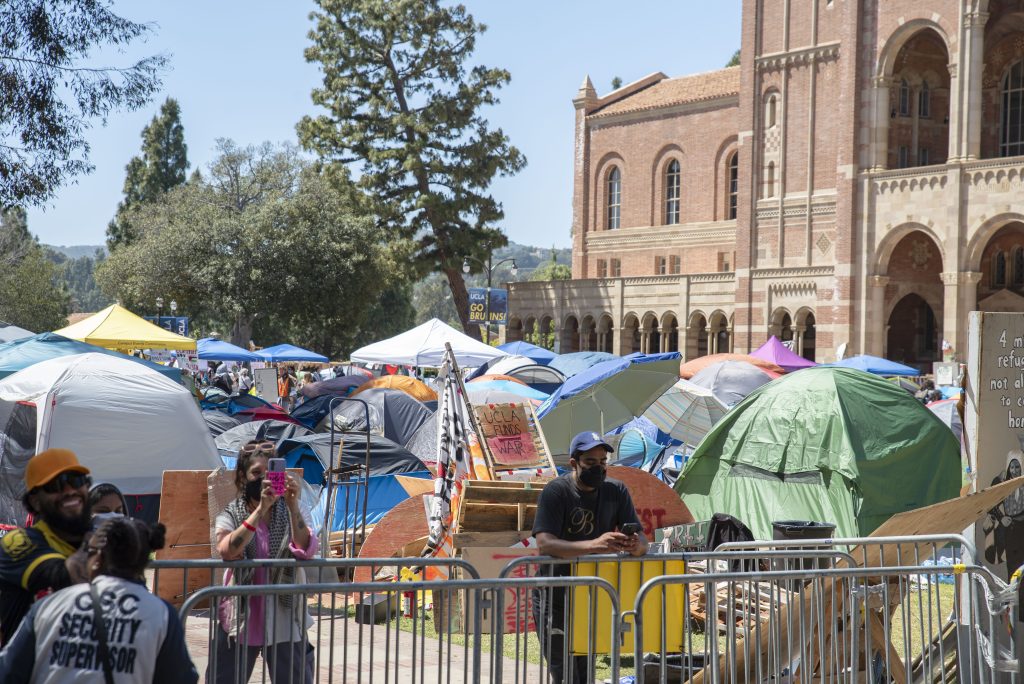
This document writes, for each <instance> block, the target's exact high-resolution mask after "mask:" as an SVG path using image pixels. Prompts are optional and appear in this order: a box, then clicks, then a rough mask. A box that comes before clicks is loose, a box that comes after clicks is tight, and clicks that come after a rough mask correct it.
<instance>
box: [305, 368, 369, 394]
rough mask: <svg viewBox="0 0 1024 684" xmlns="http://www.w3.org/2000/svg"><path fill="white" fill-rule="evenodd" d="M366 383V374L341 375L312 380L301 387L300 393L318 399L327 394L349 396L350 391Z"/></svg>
mask: <svg viewBox="0 0 1024 684" xmlns="http://www.w3.org/2000/svg"><path fill="white" fill-rule="evenodd" d="M365 383H366V376H365V375H361V374H360V375H339V376H338V377H336V378H331V379H330V380H321V381H320V382H311V383H309V384H308V385H303V386H302V387H300V388H299V394H301V395H302V396H304V397H306V398H307V399H316V398H317V397H321V396H323V395H325V394H332V395H341V396H348V394H349V392H351V391H352V390H354V389H356V388H357V387H359V386H360V385H363V384H365Z"/></svg>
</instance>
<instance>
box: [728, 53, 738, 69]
mask: <svg viewBox="0 0 1024 684" xmlns="http://www.w3.org/2000/svg"><path fill="white" fill-rule="evenodd" d="M739 65H740V51H739V50H737V51H736V52H734V53H733V55H732V59H730V60H729V61H728V63H726V65H725V66H726V67H734V66H739Z"/></svg>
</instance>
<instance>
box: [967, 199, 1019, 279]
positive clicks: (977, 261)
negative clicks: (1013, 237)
mask: <svg viewBox="0 0 1024 684" xmlns="http://www.w3.org/2000/svg"><path fill="white" fill-rule="evenodd" d="M1010 223H1024V214H1021V213H1019V212H1006V213H1002V214H997V215H996V216H993V217H992V218H990V219H988V220H986V221H985V222H984V223H982V224H981V225H980V226H979V227H978V228H977V230H975V231H973V232H974V235H973V236H972V237H971V239H970V240H969V241H968V242H967V249H966V250H964V254H965V257H964V259H965V261H966V263H965V264H964V266H965V268H964V270H967V271H981V261H982V254H983V253H984V252H985V248H986V247H987V246H988V244H989V242H990V241H991V240H992V238H993V237H995V235H996V233H998V232H999V231H1000V230H1002V229H1003V228H1005V227H1006V226H1007V225H1008V224H1010Z"/></svg>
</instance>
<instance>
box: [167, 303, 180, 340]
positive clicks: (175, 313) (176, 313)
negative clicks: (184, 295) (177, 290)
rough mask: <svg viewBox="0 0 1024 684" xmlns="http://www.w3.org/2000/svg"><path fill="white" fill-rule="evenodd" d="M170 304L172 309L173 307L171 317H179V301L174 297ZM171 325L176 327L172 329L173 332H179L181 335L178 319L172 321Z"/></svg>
mask: <svg viewBox="0 0 1024 684" xmlns="http://www.w3.org/2000/svg"><path fill="white" fill-rule="evenodd" d="M168 306H169V307H170V309H171V318H176V317H177V315H178V302H177V300H174V299H172V300H171V303H170V304H168ZM171 325H173V326H175V329H174V330H171V332H173V333H178V334H179V335H180V334H181V332H180V330H179V329H178V328H177V325H178V321H177V320H175V321H174V323H172V324H171Z"/></svg>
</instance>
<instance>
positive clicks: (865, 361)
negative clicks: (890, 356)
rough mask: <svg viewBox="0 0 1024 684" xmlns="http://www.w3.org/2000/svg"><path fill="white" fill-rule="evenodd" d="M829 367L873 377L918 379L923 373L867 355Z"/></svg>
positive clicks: (844, 360) (860, 355)
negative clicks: (894, 376)
mask: <svg viewBox="0 0 1024 684" xmlns="http://www.w3.org/2000/svg"><path fill="white" fill-rule="evenodd" d="M828 365H830V366H838V367H839V368H856V369H857V370H862V371H864V372H866V373H871V374H872V375H909V376H912V377H916V376H918V375H920V374H921V371H919V370H917V369H916V368H911V367H910V366H904V365H903V364H902V363H896V362H895V361H889V360H887V359H882V358H879V357H877V356H869V355H867V354H858V355H857V356H851V357H850V358H848V359H843V360H842V361H836V362H835V363H830V364H828Z"/></svg>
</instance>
